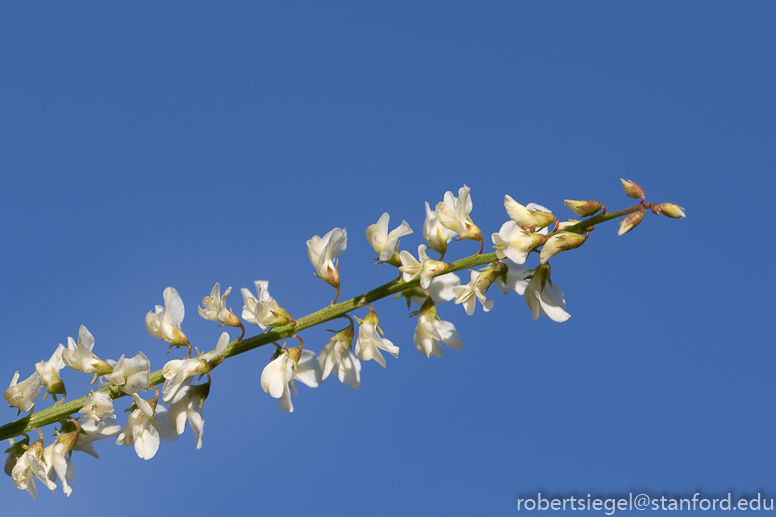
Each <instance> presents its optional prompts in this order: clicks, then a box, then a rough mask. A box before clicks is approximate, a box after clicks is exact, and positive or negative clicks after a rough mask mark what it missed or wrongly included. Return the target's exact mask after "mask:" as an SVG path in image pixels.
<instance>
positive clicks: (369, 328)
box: [356, 312, 399, 368]
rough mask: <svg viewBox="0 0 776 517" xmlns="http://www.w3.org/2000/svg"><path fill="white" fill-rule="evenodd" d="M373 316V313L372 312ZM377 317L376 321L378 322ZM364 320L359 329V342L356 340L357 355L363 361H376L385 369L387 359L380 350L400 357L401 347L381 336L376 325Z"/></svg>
mask: <svg viewBox="0 0 776 517" xmlns="http://www.w3.org/2000/svg"><path fill="white" fill-rule="evenodd" d="M370 314H373V312H370ZM376 319H377V318H376V315H375V320H376ZM367 320H368V316H367V318H364V321H363V323H361V326H360V327H359V329H358V340H356V355H357V356H358V358H359V359H361V360H362V361H371V360H372V359H374V360H375V361H377V364H379V365H380V366H382V367H383V368H385V358H384V357H383V355H382V354H381V353H380V349H382V350H385V351H386V352H388V353H389V354H391V355H392V356H394V357H399V347H398V346H396V345H394V344H393V343H392V342H391V341H390V340H388V339H386V338H385V337H381V336H380V332H379V330H378V327H377V325H376V322H375V323H370V322H368V321H367Z"/></svg>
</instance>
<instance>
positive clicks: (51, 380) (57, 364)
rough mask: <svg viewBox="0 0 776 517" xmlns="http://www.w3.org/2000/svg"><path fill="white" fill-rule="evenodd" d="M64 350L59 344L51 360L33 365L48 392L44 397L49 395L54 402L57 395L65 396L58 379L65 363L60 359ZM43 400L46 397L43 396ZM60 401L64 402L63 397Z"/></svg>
mask: <svg viewBox="0 0 776 517" xmlns="http://www.w3.org/2000/svg"><path fill="white" fill-rule="evenodd" d="M64 350H65V347H64V346H62V343H60V344H59V346H57V349H56V350H55V351H54V354H53V355H52V356H51V359H49V360H48V361H41V362H39V363H37V364H36V365H35V371H37V372H38V374H39V375H40V380H41V382H42V383H43V385H44V386H45V387H46V389H47V390H48V393H46V395H49V394H51V397H52V398H53V399H54V401H55V402H56V400H57V395H65V396H67V393H66V391H65V384H64V383H63V382H62V379H60V378H59V371H60V370H61V369H62V368H64V367H65V361H64V360H63V359H62V352H63V351H64ZM45 398H46V396H45V395H44V396H43V399H44V400H45ZM62 400H64V397H63V398H62Z"/></svg>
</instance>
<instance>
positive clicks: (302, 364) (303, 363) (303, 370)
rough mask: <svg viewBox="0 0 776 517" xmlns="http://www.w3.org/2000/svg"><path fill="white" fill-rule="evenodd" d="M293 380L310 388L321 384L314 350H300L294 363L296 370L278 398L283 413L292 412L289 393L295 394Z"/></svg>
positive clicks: (321, 380) (321, 379) (319, 369)
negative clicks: (299, 354)
mask: <svg viewBox="0 0 776 517" xmlns="http://www.w3.org/2000/svg"><path fill="white" fill-rule="evenodd" d="M294 381H299V382H301V383H302V384H304V385H306V386H308V387H310V388H317V387H318V386H320V385H321V382H323V377H322V375H321V368H320V366H319V365H318V356H317V355H315V352H313V351H311V350H302V355H301V356H300V357H299V362H297V364H296V372H295V373H294V375H293V376H292V377H291V380H290V381H288V388H287V389H286V391H285V393H284V394H283V396H282V397H280V400H278V404H280V409H281V411H283V412H284V413H293V412H294V405H293V404H292V403H291V393H293V394H294V395H297V392H296V386H295V385H294Z"/></svg>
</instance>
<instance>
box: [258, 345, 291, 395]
mask: <svg viewBox="0 0 776 517" xmlns="http://www.w3.org/2000/svg"><path fill="white" fill-rule="evenodd" d="M293 376H294V360H293V359H291V358H290V357H289V356H288V354H287V353H283V352H281V353H280V355H278V356H277V357H276V358H275V359H273V360H272V361H270V363H269V364H268V365H267V366H265V367H264V369H263V370H262V371H261V388H262V389H263V390H264V391H265V392H266V393H269V395H270V397H272V398H276V399H279V398H281V397H283V396H284V395H285V393H286V392H287V391H288V382H289V381H290V380H291V377H293Z"/></svg>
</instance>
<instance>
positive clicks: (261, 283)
mask: <svg viewBox="0 0 776 517" xmlns="http://www.w3.org/2000/svg"><path fill="white" fill-rule="evenodd" d="M253 283H254V285H255V286H256V294H258V296H259V298H256V297H255V296H253V293H251V291H250V290H249V289H246V288H245V287H243V288H242V289H240V293H242V297H243V303H244V305H243V310H242V314H241V315H240V316H241V317H242V319H243V320H245V321H247V322H248V323H256V316H255V315H254V313H255V312H256V304H258V303H259V301H260V300H261V301H263V302H268V301H270V300H272V297H271V296H270V295H269V289H268V287H269V282H268V281H266V280H255V281H254V282H253Z"/></svg>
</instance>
